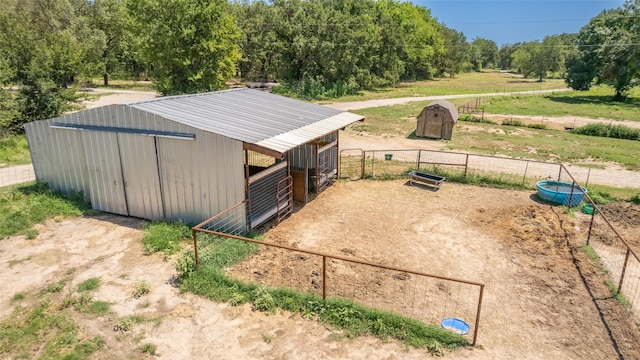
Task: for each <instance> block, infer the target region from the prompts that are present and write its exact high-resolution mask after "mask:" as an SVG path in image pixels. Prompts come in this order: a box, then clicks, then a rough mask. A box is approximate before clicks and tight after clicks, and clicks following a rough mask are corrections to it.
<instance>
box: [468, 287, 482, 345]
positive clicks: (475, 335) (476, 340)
mask: <svg viewBox="0 0 640 360" xmlns="http://www.w3.org/2000/svg"><path fill="white" fill-rule="evenodd" d="M483 293H484V284H482V285H480V295H478V310H477V311H476V325H475V326H474V327H473V342H472V343H471V345H472V346H476V343H477V342H478V326H480V311H481V310H482V295H483Z"/></svg>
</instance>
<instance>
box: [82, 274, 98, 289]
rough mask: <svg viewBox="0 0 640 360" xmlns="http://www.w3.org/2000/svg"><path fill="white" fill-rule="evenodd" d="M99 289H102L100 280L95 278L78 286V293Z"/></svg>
mask: <svg viewBox="0 0 640 360" xmlns="http://www.w3.org/2000/svg"><path fill="white" fill-rule="evenodd" d="M99 287H100V279H98V278H95V277H93V278H89V279H87V280H85V281H83V282H81V283H80V284H78V291H79V292H85V291H93V290H96V289H97V288H99Z"/></svg>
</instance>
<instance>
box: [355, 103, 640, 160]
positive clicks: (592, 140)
mask: <svg viewBox="0 0 640 360" xmlns="http://www.w3.org/2000/svg"><path fill="white" fill-rule="evenodd" d="M423 105H424V104H421V103H420V104H417V103H416V104H408V105H396V106H385V107H378V108H371V109H361V110H358V113H359V114H361V115H364V116H365V117H366V121H365V122H364V123H358V124H354V125H352V127H351V129H352V130H354V131H357V132H363V133H368V134H372V135H383V134H389V135H396V136H397V135H400V136H406V137H413V136H414V135H413V131H414V130H415V126H416V125H415V116H416V115H417V114H418V113H419V112H420V110H421V108H422V106H423ZM465 125H467V126H465ZM443 141H444V140H443ZM446 148H448V149H450V150H459V151H465V152H472V153H480V154H500V155H507V156H511V157H521V158H527V159H534V160H541V161H559V162H569V163H581V162H585V161H586V160H594V159H595V160H596V161H599V162H616V163H619V164H621V165H623V166H624V167H626V168H627V169H630V170H640V164H639V163H638V159H640V143H639V142H638V141H634V140H620V139H612V138H601V137H595V136H584V135H576V134H571V133H568V132H565V131H558V130H545V129H531V128H521V127H514V126H502V125H497V124H482V123H468V122H464V121H460V122H458V124H457V126H456V128H455V133H454V135H453V138H452V140H447V141H446Z"/></svg>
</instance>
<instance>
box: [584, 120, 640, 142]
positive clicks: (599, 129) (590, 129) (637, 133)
mask: <svg viewBox="0 0 640 360" xmlns="http://www.w3.org/2000/svg"><path fill="white" fill-rule="evenodd" d="M571 132H572V133H574V134H578V135H588V136H600V137H609V138H616V139H626V140H640V129H632V128H630V127H628V126H624V125H613V124H609V125H607V124H601V123H595V124H588V125H585V126H581V127H579V128H577V129H573V130H571Z"/></svg>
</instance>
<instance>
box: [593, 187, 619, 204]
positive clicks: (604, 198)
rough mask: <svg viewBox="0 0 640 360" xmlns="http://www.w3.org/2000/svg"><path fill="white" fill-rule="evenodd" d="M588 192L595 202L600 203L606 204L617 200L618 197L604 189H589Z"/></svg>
mask: <svg viewBox="0 0 640 360" xmlns="http://www.w3.org/2000/svg"><path fill="white" fill-rule="evenodd" d="M588 194H589V197H591V200H593V202H595V203H596V204H599V205H606V204H609V203H612V202H614V201H616V199H615V198H614V197H613V196H611V194H609V193H606V192H604V191H599V190H595V189H594V190H592V189H589V192H588Z"/></svg>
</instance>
